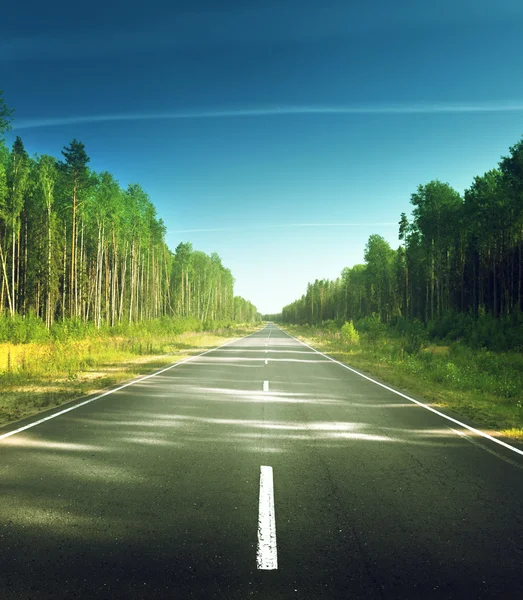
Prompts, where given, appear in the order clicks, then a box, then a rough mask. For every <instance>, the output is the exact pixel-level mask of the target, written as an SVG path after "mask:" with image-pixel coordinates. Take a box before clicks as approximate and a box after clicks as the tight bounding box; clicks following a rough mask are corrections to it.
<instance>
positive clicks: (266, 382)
mask: <svg viewBox="0 0 523 600" xmlns="http://www.w3.org/2000/svg"><path fill="white" fill-rule="evenodd" d="M263 391H264V392H268V391H269V382H268V381H264V382H263Z"/></svg>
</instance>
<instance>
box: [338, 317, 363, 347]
mask: <svg viewBox="0 0 523 600" xmlns="http://www.w3.org/2000/svg"><path fill="white" fill-rule="evenodd" d="M341 339H342V342H343V343H344V344H347V345H349V346H352V345H355V344H358V343H359V341H360V334H359V333H358V332H357V331H356V328H355V327H354V323H353V322H352V320H351V321H348V322H347V321H345V324H344V325H343V327H342V328H341Z"/></svg>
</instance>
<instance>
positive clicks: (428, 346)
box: [283, 316, 523, 441]
mask: <svg viewBox="0 0 523 600" xmlns="http://www.w3.org/2000/svg"><path fill="white" fill-rule="evenodd" d="M283 328H284V329H285V330H286V331H288V332H289V333H291V334H292V335H294V336H296V337H298V339H301V340H302V341H304V342H306V343H308V344H310V345H312V346H314V347H315V348H317V349H318V350H320V351H322V352H324V353H326V354H328V355H329V356H332V357H333V358H335V359H337V360H339V361H341V362H344V363H346V364H347V365H349V366H351V367H354V368H355V369H359V370H361V371H362V372H364V373H366V374H371V375H374V376H376V377H378V378H379V379H380V380H381V381H383V382H386V383H389V384H391V385H393V386H396V387H397V388H399V389H402V390H404V391H405V392H407V393H408V392H410V393H411V394H414V395H417V396H418V397H419V398H424V399H425V400H426V401H428V402H429V403H431V404H432V405H433V406H436V407H442V408H446V409H450V410H452V411H454V412H456V413H457V414H461V415H464V416H466V417H468V418H470V419H472V420H473V421H474V422H475V423H476V424H478V425H479V426H481V427H483V428H485V429H488V430H491V431H498V432H500V433H501V434H503V435H505V436H507V437H511V438H514V439H518V440H521V441H523V395H522V390H523V353H522V352H520V351H516V350H506V351H502V350H494V349H492V347H490V346H489V345H488V344H487V345H481V346H476V345H472V346H471V345H469V344H468V343H467V342H466V341H464V338H461V339H460V338H456V333H457V332H456V331H449V332H448V334H447V335H446V336H444V337H443V338H441V337H438V335H437V332H436V330H435V328H434V327H427V328H425V327H423V326H422V325H421V324H420V323H416V324H410V323H407V322H404V321H400V322H398V323H397V324H396V325H394V326H388V327H387V326H385V325H383V323H381V321H380V320H379V318H378V317H377V316H376V317H369V318H365V319H361V320H360V321H357V322H356V324H353V323H352V322H349V323H348V324H347V323H346V324H344V325H343V326H342V327H340V326H339V325H338V324H336V323H335V322H328V323H325V324H324V325H323V326H309V325H301V326H300V325H284V327H283ZM485 329H488V324H487V323H485V322H483V323H482V322H480V323H478V324H476V326H475V327H474V331H472V332H471V334H472V337H477V336H478V330H479V331H481V330H483V331H484V330H485Z"/></svg>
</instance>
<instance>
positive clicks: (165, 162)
mask: <svg viewBox="0 0 523 600" xmlns="http://www.w3.org/2000/svg"><path fill="white" fill-rule="evenodd" d="M522 30H523V3H521V2H519V1H510V2H509V1H503V0H502V1H500V2H496V3H494V2H491V1H488V2H487V1H482V0H476V1H463V0H452V1H449V0H438V2H432V3H429V2H419V1H418V0H416V1H413V0H403V1H396V2H390V1H389V0H374V1H373V2H349V0H343V1H333V0H324V1H322V2H309V1H307V0H301V1H299V2H298V1H295V0H290V1H289V0H287V1H286V0H281V1H279V2H272V1H270V2H266V3H260V2H256V3H255V2H240V1H222V2H220V3H217V2H216V1H210V0H209V1H206V2H201V1H198V0H191V1H189V0H187V1H184V2H159V1H157V0H151V1H148V2H142V1H140V2H133V1H130V2H128V3H125V4H124V3H122V2H120V1H118V2H114V1H110V0H109V1H107V0H106V1H104V2H99V1H98V0H95V1H93V2H90V3H89V4H87V5H84V4H79V5H74V4H71V3H70V2H69V1H68V2H64V1H62V0H58V1H53V2H52V3H47V4H46V3H42V2H40V1H39V0H38V1H34V0H31V1H29V2H23V3H10V5H7V6H4V7H3V8H2V18H1V20H0V89H3V90H4V97H5V99H6V101H7V102H8V104H9V105H10V106H12V107H14V108H15V109H16V119H15V121H14V128H13V131H12V132H11V133H10V134H9V136H8V141H9V142H12V140H13V139H14V136H15V135H21V136H22V138H23V140H24V142H25V145H26V147H27V149H28V151H29V152H31V153H34V152H39V153H50V154H53V155H55V156H58V155H59V153H60V150H61V148H62V147H63V146H64V145H65V144H68V143H69V141H70V140H71V139H72V138H73V137H76V138H78V139H80V140H82V141H83V142H84V143H85V145H86V149H87V152H88V153H89V155H90V157H91V166H92V167H93V168H94V169H97V170H102V169H105V170H109V171H110V172H112V173H113V174H114V175H115V176H116V177H117V179H118V180H119V181H120V183H121V184H122V185H123V186H126V185H127V184H128V183H129V182H131V181H137V182H139V183H141V184H142V185H143V187H144V188H145V189H146V191H147V192H148V193H149V195H150V197H151V199H152V200H153V202H154V203H155V205H156V207H157V210H158V214H159V216H161V217H162V218H163V219H164V221H165V223H166V226H167V229H168V234H167V241H168V243H169V245H170V247H171V248H173V249H174V248H175V247H176V245H177V244H178V243H179V242H180V241H190V242H192V244H193V245H194V247H195V248H197V249H200V250H203V251H205V252H212V251H216V252H218V253H219V254H220V256H221V257H222V259H223V262H224V264H226V265H227V266H228V267H229V268H230V269H231V271H232V272H233V274H234V276H235V278H236V288H235V291H236V293H237V294H240V295H242V296H244V297H246V298H248V299H250V300H251V301H253V302H254V303H255V304H256V305H257V306H258V308H259V309H260V310H261V311H262V312H276V311H279V310H280V309H281V307H282V306H283V305H285V304H287V303H288V302H291V301H292V300H294V299H295V298H297V297H299V296H300V295H301V294H302V293H303V291H304V289H305V286H306V284H307V282H308V281H310V280H314V279H315V278H324V277H329V278H334V277H336V276H337V275H338V274H339V273H340V271H341V269H342V268H343V267H344V266H351V265H353V264H355V263H358V262H362V260H363V251H364V246H365V243H366V241H367V239H368V237H369V235H370V234H372V233H379V234H381V235H383V236H384V237H385V238H386V239H387V240H388V241H389V242H390V243H391V244H392V245H394V246H397V245H398V240H397V222H398V220H399V216H400V213H401V212H402V211H405V212H409V210H410V204H409V199H410V194H411V193H412V192H414V191H415V189H416V187H417V186H418V185H419V184H420V183H426V182H428V181H429V180H431V179H435V178H438V179H440V180H442V181H446V182H449V183H450V184H451V185H453V186H454V187H455V188H456V189H457V190H458V191H460V192H463V190H464V189H465V188H466V187H467V186H468V185H469V184H470V183H471V181H472V178H473V177H474V175H479V174H482V173H483V172H485V171H486V170H488V169H490V168H492V167H494V166H495V165H496V164H497V162H498V160H499V159H500V157H501V155H503V154H506V153H507V151H508V148H509V146H510V145H512V144H514V143H515V142H516V141H518V140H519V139H520V137H521V135H522V134H523V78H521V76H520V74H521V67H522V65H523V45H522V44H521V31H522Z"/></svg>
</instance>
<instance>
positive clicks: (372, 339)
mask: <svg viewBox="0 0 523 600" xmlns="http://www.w3.org/2000/svg"><path fill="white" fill-rule="evenodd" d="M355 327H356V329H357V331H358V332H359V333H363V334H364V336H365V340H366V341H367V342H368V343H369V344H371V345H374V346H376V345H377V344H379V342H380V341H381V340H382V339H383V336H384V335H385V332H386V329H387V328H386V326H385V324H384V323H382V322H381V319H380V317H379V315H377V314H376V313H373V314H372V315H371V316H370V317H364V318H363V319H359V320H358V321H356V325H355Z"/></svg>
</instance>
